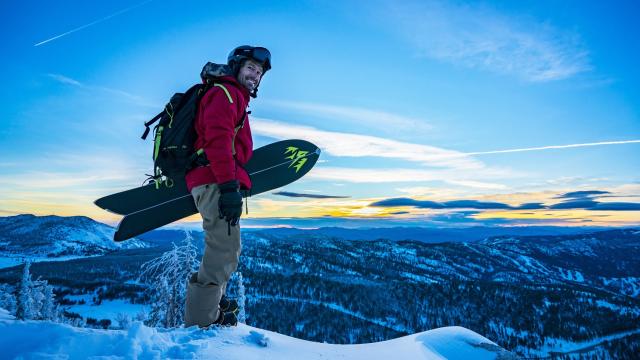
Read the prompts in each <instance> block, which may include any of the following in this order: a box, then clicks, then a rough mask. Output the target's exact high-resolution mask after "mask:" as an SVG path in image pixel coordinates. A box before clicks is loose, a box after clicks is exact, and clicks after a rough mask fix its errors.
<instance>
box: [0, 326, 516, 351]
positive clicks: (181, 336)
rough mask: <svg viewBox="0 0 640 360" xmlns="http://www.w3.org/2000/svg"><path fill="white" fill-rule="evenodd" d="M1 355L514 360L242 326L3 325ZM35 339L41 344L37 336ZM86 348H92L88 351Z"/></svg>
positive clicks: (466, 341)
mask: <svg viewBox="0 0 640 360" xmlns="http://www.w3.org/2000/svg"><path fill="white" fill-rule="evenodd" d="M0 333H2V334H3V335H2V337H0V351H2V354H3V356H6V358H9V359H13V358H17V357H27V358H40V357H47V358H64V359H92V358H93V359H96V358H106V357H108V358H109V359H139V358H142V359H151V358H153V359H168V358H173V359H176V358H179V359H228V360H234V359H238V360H252V359H282V360H288V359H291V360H294V359H295V360H299V359H305V360H307V359H308V360H313V359H323V360H329V359H368V360H374V359H381V360H389V359H416V360H419V359H478V360H484V359H515V358H516V357H515V356H513V355H512V354H510V353H509V352H507V351H506V350H504V349H502V348H500V347H499V346H497V345H496V344H494V343H493V342H491V341H489V340H488V339H486V338H484V337H482V336H480V335H478V334H476V333H474V332H473V331H471V330H467V329H465V328H462V327H445V328H440V329H435V330H430V331H425V332H422V333H418V334H414V335H409V336H405V337H401V338H397V339H393V340H389V341H383V342H378V343H371V344H360V345H332V344H323V343H316V342H311V341H305V340H299V339H296V338H292V337H289V336H285V335H281V334H278V333H274V332H271V331H267V330H261V329H257V328H253V327H251V326H247V325H244V324H239V326H238V327H236V328H221V329H209V330H201V329H198V328H196V327H191V328H187V329H184V328H178V329H156V328H150V327H147V326H145V325H143V324H142V323H140V322H137V323H134V324H133V325H132V326H131V327H130V328H129V329H128V330H98V329H87V328H76V327H72V326H69V325H65V324H57V323H51V322H44V321H16V320H10V319H7V318H3V317H0ZM33 334H38V336H33ZM88 345H89V346H88Z"/></svg>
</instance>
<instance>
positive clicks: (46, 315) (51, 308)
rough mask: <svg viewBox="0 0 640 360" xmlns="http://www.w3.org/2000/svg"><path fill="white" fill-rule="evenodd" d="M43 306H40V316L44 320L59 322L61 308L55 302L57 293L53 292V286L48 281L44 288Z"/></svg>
mask: <svg viewBox="0 0 640 360" xmlns="http://www.w3.org/2000/svg"><path fill="white" fill-rule="evenodd" d="M42 295H43V296H42V297H43V300H42V307H41V308H40V318H41V319H42V320H49V321H54V322H58V321H59V318H60V309H59V307H58V305H57V304H56V303H55V294H54V293H53V286H51V285H49V284H48V283H47V282H46V281H45V282H44V287H43V288H42Z"/></svg>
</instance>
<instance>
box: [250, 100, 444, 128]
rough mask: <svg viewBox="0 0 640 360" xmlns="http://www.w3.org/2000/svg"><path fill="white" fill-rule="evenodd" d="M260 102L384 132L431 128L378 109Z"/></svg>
mask: <svg viewBox="0 0 640 360" xmlns="http://www.w3.org/2000/svg"><path fill="white" fill-rule="evenodd" d="M262 102H263V103H264V104H266V105H269V106H275V107H279V108H284V109H287V110H293V111H298V112H302V113H306V114H309V115H311V116H322V117H326V118H330V119H340V121H352V122H354V123H356V124H359V125H363V124H366V127H367V128H377V129H380V130H384V131H385V132H389V131H390V130H392V129H398V130H399V131H402V132H406V131H407V130H408V129H410V131H411V132H412V133H414V134H415V133H426V132H428V131H431V130H432V129H433V127H432V126H431V125H429V124H427V123H425V121H424V120H422V119H419V118H413V117H407V116H402V115H398V114H393V113H389V112H385V111H380V110H372V109H365V108H359V107H347V106H335V105H327V104H314V103H308V102H294V101H281V100H263V101H262Z"/></svg>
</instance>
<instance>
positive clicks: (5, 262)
mask: <svg viewBox="0 0 640 360" xmlns="http://www.w3.org/2000/svg"><path fill="white" fill-rule="evenodd" d="M7 256H8V257H7ZM98 256H101V255H89V256H83V255H67V256H59V257H48V256H20V257H17V256H16V255H13V256H11V255H10V254H5V255H4V256H2V255H0V269H4V268H10V267H13V266H16V265H21V264H23V263H24V262H25V261H26V260H29V261H30V262H31V263H37V262H54V261H68V260H75V259H87V258H92V257H98Z"/></svg>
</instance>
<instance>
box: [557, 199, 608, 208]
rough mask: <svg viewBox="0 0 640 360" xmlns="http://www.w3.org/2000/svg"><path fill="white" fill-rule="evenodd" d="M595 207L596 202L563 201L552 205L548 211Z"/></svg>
mask: <svg viewBox="0 0 640 360" xmlns="http://www.w3.org/2000/svg"><path fill="white" fill-rule="evenodd" d="M596 205H598V202H597V201H593V200H576V201H565V202H561V203H558V204H553V205H551V206H549V209H590V208H592V207H594V206H596Z"/></svg>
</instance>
